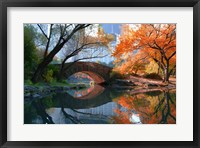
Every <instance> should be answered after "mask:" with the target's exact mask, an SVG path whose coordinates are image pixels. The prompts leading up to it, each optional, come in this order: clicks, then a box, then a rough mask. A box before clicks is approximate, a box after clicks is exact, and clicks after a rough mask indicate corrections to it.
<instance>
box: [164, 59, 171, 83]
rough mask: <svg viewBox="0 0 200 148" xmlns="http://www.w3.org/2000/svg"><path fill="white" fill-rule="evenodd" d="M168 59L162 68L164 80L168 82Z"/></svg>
mask: <svg viewBox="0 0 200 148" xmlns="http://www.w3.org/2000/svg"><path fill="white" fill-rule="evenodd" d="M169 76H170V73H169V61H167V63H166V67H165V68H164V82H169Z"/></svg>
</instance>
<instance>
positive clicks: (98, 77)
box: [63, 62, 112, 84]
mask: <svg viewBox="0 0 200 148" xmlns="http://www.w3.org/2000/svg"><path fill="white" fill-rule="evenodd" d="M111 70H112V68H110V67H108V66H105V65H101V64H99V63H94V62H76V63H74V64H73V65H72V63H65V66H64V71H63V77H65V78H68V77H70V76H71V75H73V74H75V73H78V72H82V73H85V74H87V75H89V76H90V77H91V78H92V79H93V80H94V81H95V83H97V84H99V83H104V82H107V81H108V80H109V78H110V72H111Z"/></svg>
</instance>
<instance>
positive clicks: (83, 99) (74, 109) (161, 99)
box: [24, 85, 176, 124]
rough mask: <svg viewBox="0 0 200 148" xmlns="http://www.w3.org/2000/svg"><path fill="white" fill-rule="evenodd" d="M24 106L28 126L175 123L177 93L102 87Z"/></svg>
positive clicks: (61, 95) (59, 94)
mask: <svg viewBox="0 0 200 148" xmlns="http://www.w3.org/2000/svg"><path fill="white" fill-rule="evenodd" d="M29 100H30V101H25V103H24V123H25V124H175V123H176V92H175V91H168V92H160V91H152V92H151V91H148V92H145V93H138V92H137V93H136V91H135V90H120V91H119V90H116V89H111V88H105V87H102V86H99V85H95V86H90V87H88V88H85V89H81V90H76V89H73V90H69V91H67V92H60V93H54V94H52V95H49V96H47V97H44V98H40V99H34V100H33V99H32V100H31V99H29Z"/></svg>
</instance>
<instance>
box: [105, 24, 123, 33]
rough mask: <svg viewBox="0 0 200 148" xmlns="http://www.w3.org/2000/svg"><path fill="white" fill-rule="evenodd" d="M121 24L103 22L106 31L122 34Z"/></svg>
mask: <svg viewBox="0 0 200 148" xmlns="http://www.w3.org/2000/svg"><path fill="white" fill-rule="evenodd" d="M120 26H121V24H102V27H103V29H104V31H105V32H106V33H116V34H120Z"/></svg>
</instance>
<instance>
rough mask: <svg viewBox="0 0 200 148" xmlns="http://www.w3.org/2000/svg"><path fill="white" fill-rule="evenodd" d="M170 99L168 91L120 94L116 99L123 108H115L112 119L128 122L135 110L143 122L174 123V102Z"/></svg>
mask: <svg viewBox="0 0 200 148" xmlns="http://www.w3.org/2000/svg"><path fill="white" fill-rule="evenodd" d="M172 100H173V99H172V98H171V97H170V94H169V93H162V94H160V95H158V96H148V95H144V94H137V95H133V96H131V95H124V96H120V97H119V98H118V99H117V100H116V101H117V103H118V104H119V105H120V106H121V107H123V108H124V109H123V111H122V110H120V109H119V108H117V109H116V110H115V113H116V116H114V117H113V120H114V121H115V123H129V122H131V121H130V118H131V115H132V114H134V113H133V111H135V112H137V114H138V116H139V118H140V121H141V122H142V123H144V124H159V123H168V124H174V123H176V104H175V103H176V102H175V101H174V102H173V101H172ZM124 110H125V111H124Z"/></svg>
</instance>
